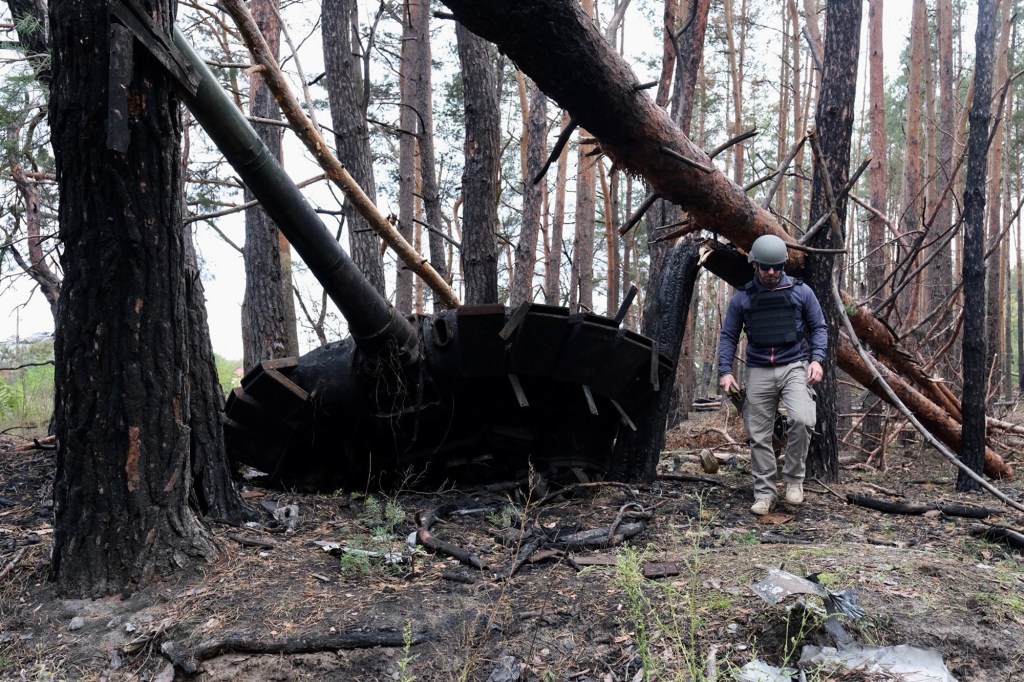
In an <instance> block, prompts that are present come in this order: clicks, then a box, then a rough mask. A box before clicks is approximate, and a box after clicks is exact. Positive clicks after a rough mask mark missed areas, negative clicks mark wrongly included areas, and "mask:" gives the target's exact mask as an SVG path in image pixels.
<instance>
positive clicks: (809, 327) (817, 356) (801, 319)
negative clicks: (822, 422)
mask: <svg viewBox="0 0 1024 682" xmlns="http://www.w3.org/2000/svg"><path fill="white" fill-rule="evenodd" d="M754 287H755V288H756V290H757V291H767V290H768V289H767V287H764V286H762V284H761V282H760V280H758V279H757V278H756V277H755V278H754ZM787 288H788V289H790V290H791V293H790V301H791V302H792V303H793V306H794V308H795V310H794V313H795V316H796V327H797V331H798V332H802V333H801V334H800V339H799V341H797V342H796V343H793V344H791V345H789V346H784V347H770V348H761V347H758V346H754V345H753V344H750V343H748V344H747V365H748V366H749V367H774V366H777V365H788V364H790V363H793V362H799V361H802V360H816V361H818V362H822V361H823V360H824V359H825V352H826V350H827V349H828V328H827V327H826V325H825V316H824V314H823V313H822V312H821V304H820V303H818V298H817V297H816V296H815V295H814V292H813V291H811V288H810V287H809V286H807V285H806V284H804V283H803V282H800V281H798V280H794V279H793V278H792V277H790V276H789V275H785V274H784V275H782V279H780V280H779V285H778V286H777V287H775V290H779V289H787ZM750 305H751V300H750V296H749V294H748V293H747V289H746V288H743V289H741V290H740V291H739V292H738V293H737V294H736V295H735V296H733V297H732V300H731V301H730V302H729V309H728V310H727V311H726V313H725V320H724V321H723V322H722V332H721V334H720V336H719V338H718V376H723V375H725V374H732V362H733V358H734V357H735V356H736V347H737V346H738V345H739V341H740V332H741V331H742V330H743V320H744V319H745V318H746V314H745V313H746V312H747V311H748V310H749V309H750Z"/></svg>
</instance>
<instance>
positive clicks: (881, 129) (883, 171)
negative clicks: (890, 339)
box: [861, 0, 889, 451]
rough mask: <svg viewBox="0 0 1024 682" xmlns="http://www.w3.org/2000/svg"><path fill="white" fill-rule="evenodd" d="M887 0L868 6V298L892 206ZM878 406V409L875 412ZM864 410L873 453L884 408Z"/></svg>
mask: <svg viewBox="0 0 1024 682" xmlns="http://www.w3.org/2000/svg"><path fill="white" fill-rule="evenodd" d="M882 3H883V0H869V2H868V41H869V57H868V62H869V69H870V81H869V86H868V100H869V105H868V109H869V116H868V117H869V121H870V122H869V125H870V129H871V157H872V158H871V164H870V165H869V166H868V181H869V185H870V193H871V205H872V206H873V207H874V208H875V209H876V210H877V211H879V213H870V214H869V215H868V244H867V255H866V256H865V268H864V286H862V287H861V295H862V296H866V295H868V294H870V293H871V292H872V291H874V290H875V289H877V288H878V287H879V285H880V284H881V283H882V282H884V281H885V270H886V267H885V265H886V249H885V219H884V218H883V215H884V213H885V210H886V207H887V206H888V203H889V198H888V191H887V187H888V179H887V175H888V173H887V170H888V159H889V153H888V152H889V147H888V140H887V139H886V131H885V73H884V71H883V56H884V43H883V41H882V26H883V21H884V10H883V4H882ZM886 291H887V287H883V288H882V289H881V290H879V291H878V292H877V293H875V294H874V295H873V296H871V298H870V299H869V300H868V304H869V305H870V306H871V307H874V306H875V305H877V304H878V303H879V302H880V301H881V300H883V299H884V298H885V296H886ZM872 405H875V407H874V408H871V406H872ZM864 408H865V409H867V410H869V413H868V415H867V416H866V417H865V419H864V421H863V423H862V425H861V447H862V448H863V449H865V450H867V451H871V450H872V449H874V447H875V446H876V445H877V444H878V443H879V442H880V438H881V433H882V420H881V413H882V407H881V405H879V404H878V399H877V398H876V397H875V396H874V395H873V394H868V395H866V396H865V399H864Z"/></svg>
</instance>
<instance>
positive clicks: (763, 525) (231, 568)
mask: <svg viewBox="0 0 1024 682" xmlns="http://www.w3.org/2000/svg"><path fill="white" fill-rule="evenodd" d="M725 422H726V417H725V414H724V413H723V412H718V413H711V414H703V415H702V414H697V415H693V416H692V418H691V419H690V420H689V421H687V422H684V423H683V425H682V426H681V427H680V428H678V429H676V430H675V431H674V432H672V433H671V434H670V439H669V443H668V446H667V448H666V454H665V456H664V457H663V461H662V463H661V469H662V471H663V472H664V473H665V474H669V475H675V476H676V478H675V479H670V478H659V480H657V481H656V482H654V483H653V484H651V485H645V486H638V487H631V486H623V485H598V486H589V487H578V488H576V489H575V490H572V491H570V492H569V493H568V494H566V495H561V496H551V495H548V496H543V495H542V494H541V493H540V491H536V490H535V491H534V492H532V493H531V492H529V491H526V492H524V491H523V490H522V489H509V490H506V491H504V492H497V491H494V490H493V489H492V490H490V491H489V490H486V489H474V490H469V489H465V490H454V489H445V490H440V491H434V492H429V493H424V492H411V491H403V492H400V493H397V494H395V495H392V496H390V497H382V496H363V495H350V494H338V495H282V494H281V493H280V492H278V491H273V490H264V489H260V488H258V487H251V486H246V487H245V488H244V494H245V496H246V497H247V499H249V500H250V502H252V503H253V504H263V506H265V507H273V506H275V505H276V506H279V507H282V508H283V507H284V506H285V505H295V507H293V508H292V511H293V512H294V511H295V510H297V514H294V513H293V514H292V515H291V516H290V518H289V519H288V520H287V521H286V522H277V523H268V524H263V525H260V526H258V527H247V528H241V529H236V528H227V527H218V526H214V527H213V528H212V532H213V533H214V535H215V536H216V537H217V539H218V544H219V547H220V556H219V559H218V560H217V561H216V562H215V563H213V564H211V565H209V566H204V567H202V568H200V569H199V570H195V571H190V572H187V573H183V574H181V575H180V576H178V577H176V578H175V579H173V580H168V581H166V582H162V583H159V584H154V585H149V586H146V587H144V588H143V589H140V590H139V591H138V592H136V593H134V594H131V595H127V596H125V597H124V598H108V599H99V600H64V599H59V598H58V597H57V596H56V595H55V592H54V589H53V584H52V583H51V582H49V581H48V577H47V576H48V570H49V557H50V550H51V544H52V524H53V515H52V503H51V496H52V481H53V474H54V466H53V464H54V462H53V460H54V457H53V455H54V453H53V451H48V450H39V449H29V450H18V449H16V447H15V446H17V445H18V441H16V440H13V439H10V438H8V437H6V436H5V437H3V438H4V440H3V441H0V679H2V680H58V679H69V680H72V679H73V680H160V681H163V682H167V681H169V680H173V679H198V680H203V681H213V680H402V681H404V682H409V681H411V680H481V681H482V680H491V681H493V682H503V681H508V680H541V681H549V680H551V681H555V680H578V681H585V680H599V681H602V682H603V681H606V680H608V681H611V680H637V681H639V680H642V679H644V673H643V670H644V669H646V672H647V673H648V675H649V676H648V677H647V679H658V680H689V679H694V680H706V679H708V678H709V677H710V676H709V675H708V665H709V661H710V662H712V663H713V666H712V667H713V668H714V670H716V671H717V679H719V680H727V679H728V680H731V679H736V674H737V673H738V671H739V670H740V669H741V668H742V667H743V666H745V665H748V664H749V663H750V662H751V661H755V660H759V661H763V662H764V663H766V664H769V665H772V666H777V667H781V666H785V665H789V666H792V665H795V664H796V662H797V660H798V659H799V658H800V656H801V653H802V649H803V646H804V645H806V644H817V645H833V644H834V642H833V641H832V639H831V637H830V635H829V634H828V633H827V632H826V630H825V628H824V623H825V617H824V615H823V611H822V609H821V606H822V603H823V602H822V600H821V599H820V598H819V597H817V596H807V595H797V596H794V597H790V598H789V599H786V600H784V601H782V602H781V603H778V604H775V605H771V604H769V603H767V602H766V601H765V600H763V599H762V598H761V597H759V596H758V595H757V594H755V592H754V591H753V590H752V589H751V586H752V585H753V584H755V583H757V582H758V581H761V580H762V579H764V578H766V576H768V572H769V570H770V569H777V568H783V569H784V570H786V571H788V572H790V573H793V574H796V575H799V576H806V575H810V574H817V575H818V579H819V580H820V582H821V584H823V585H824V586H826V587H828V588H829V589H831V590H834V591H839V590H846V589H849V588H853V589H855V590H856V591H857V594H858V596H859V603H860V605H861V606H862V608H863V610H864V612H865V614H866V615H865V616H864V617H863V618H861V619H859V620H856V621H854V620H850V619H845V618H844V619H843V620H842V624H843V625H844V627H845V629H846V630H847V632H848V634H850V635H852V636H853V637H854V639H855V640H856V641H858V642H860V643H863V644H869V645H878V646H883V647H888V646H890V645H901V644H906V645H911V646H913V647H920V648H928V649H934V650H935V651H936V652H937V654H938V656H939V657H941V661H944V663H945V666H946V667H947V668H948V670H949V671H950V673H951V674H952V675H953V676H954V677H955V678H956V679H957V680H961V681H962V682H963V681H969V680H976V681H979V682H980V681H985V682H995V681H1003V680H1005V681H1007V682H1009V681H1011V680H1021V679H1024V649H1022V648H1021V642H1022V639H1024V637H1022V635H1024V556H1022V554H1021V553H1020V551H1019V550H1013V549H1010V548H1008V547H1007V546H1005V545H1002V544H1000V543H998V542H995V541H990V540H988V539H984V538H983V537H980V536H977V535H975V534H973V533H972V532H971V526H972V524H975V525H976V524H978V523H979V522H978V521H973V520H970V519H966V518H960V517H955V516H946V515H944V514H943V513H940V512H929V513H927V514H924V515H914V516H907V515H893V514H886V513H881V512H877V511H873V510H871V509H866V508H863V507H859V506H853V505H851V504H848V503H847V501H846V495H847V494H849V493H854V494H864V495H870V496H872V497H875V498H878V499H883V500H886V501H891V502H920V503H947V504H948V503H956V504H968V505H978V506H985V507H992V508H1001V509H1002V510H1003V511H1004V512H1005V513H1003V514H1002V515H1000V516H994V517H989V519H988V520H987V522H989V523H1001V524H1005V525H1008V526H1012V527H1015V528H1018V529H1020V528H1021V527H1022V526H1024V518H1022V516H1021V515H1020V514H1019V513H1017V512H1015V511H1013V510H1011V509H1009V508H1008V507H1005V506H1004V505H1002V504H1001V503H999V502H998V501H997V500H995V499H994V498H992V497H991V496H987V495H982V494H969V495H965V494H959V493H957V492H956V491H955V489H954V485H953V484H954V481H955V470H954V468H953V467H952V466H951V465H950V464H949V463H948V462H946V461H945V460H943V459H942V458H941V457H940V456H939V455H938V454H937V453H935V452H934V451H932V450H930V449H927V448H922V447H920V446H915V445H912V444H911V445H908V446H905V447H904V448H903V449H902V450H899V451H893V452H890V453H889V454H888V457H887V461H886V467H885V469H884V470H880V469H875V468H868V467H865V466H863V465H855V466H853V467H850V466H847V467H845V468H844V469H843V471H842V474H841V479H842V480H841V483H838V484H829V485H828V486H827V487H825V486H824V485H821V484H818V483H808V484H807V486H806V488H807V501H806V504H805V505H804V506H801V507H799V508H790V507H786V506H785V505H781V506H780V507H779V509H778V510H777V511H776V512H775V513H774V514H773V515H771V516H769V517H765V518H762V519H758V518H756V517H754V516H752V515H751V514H750V513H749V511H748V508H749V506H750V504H751V477H750V473H749V459H747V458H746V457H745V456H744V455H745V451H746V449H745V447H743V446H741V445H729V444H727V443H726V441H725V439H724V437H723V436H722V434H721V432H719V431H717V430H716V429H722V430H726V423H725ZM728 432H729V433H730V434H732V436H733V437H734V438H736V439H739V437H740V435H739V434H737V433H736V432H735V425H730V426H729V428H728ZM705 447H707V448H713V449H714V451H715V453H716V454H717V455H719V456H720V458H722V459H728V460H729V461H728V462H723V465H722V466H721V468H720V469H719V471H718V472H717V473H716V474H714V475H710V474H706V473H704V472H703V471H702V470H701V466H700V464H699V463H698V458H697V457H696V454H697V453H698V452H699V450H700V449H701V448H705ZM732 455H735V456H732ZM1011 463H1012V464H1015V465H1016V466H1017V467H1018V468H1020V467H1021V466H1024V463H1022V462H1021V460H1020V458H1018V459H1017V461H1011ZM680 479H688V480H680ZM702 479H703V480H702ZM1004 489H1005V490H1006V491H1007V492H1008V494H1009V495H1011V496H1012V497H1014V498H1015V499H1018V500H1020V499H1022V492H1021V491H1022V485H1021V483H1011V484H1006V485H1005V486H1004ZM428 510H443V511H446V512H448V513H445V514H441V516H442V518H443V520H442V521H439V522H438V523H436V524H434V526H433V531H432V533H433V536H434V537H435V538H438V539H442V540H446V541H448V542H450V543H452V544H454V545H456V546H458V547H461V548H464V549H466V550H467V551H469V552H473V553H475V554H476V555H478V557H479V559H480V560H481V562H482V563H484V564H486V565H487V568H486V569H484V570H478V569H475V568H471V567H469V566H467V565H464V564H461V563H459V562H458V561H456V560H455V559H452V558H450V557H447V556H444V555H439V554H435V553H426V552H423V551H422V550H419V551H418V552H416V553H415V555H414V556H413V557H412V561H411V563H410V562H409V561H408V560H406V561H405V563H401V564H397V565H394V566H390V565H387V564H386V563H385V562H384V561H381V560H380V558H379V557H375V556H369V557H368V556H367V555H363V554H359V553H358V552H352V551H351V550H352V549H362V550H364V551H371V552H384V553H386V552H389V551H393V552H395V553H396V554H399V555H401V554H402V553H403V552H405V554H406V555H408V554H409V552H408V551H407V550H406V549H405V548H406V536H407V535H408V534H409V533H411V532H413V531H414V530H415V529H416V523H417V521H416V518H417V516H416V514H417V512H420V511H428ZM453 510H459V511H461V512H466V513H455V512H454V511H453ZM645 517H649V518H645ZM516 519H526V520H528V522H529V524H530V525H531V527H533V528H536V529H537V534H535V535H533V536H531V537H541V535H540V534H543V537H544V543H543V545H542V546H541V547H540V549H541V551H539V552H537V553H535V554H534V555H533V556H532V558H533V559H539V560H536V561H533V562H527V563H525V564H524V565H523V566H522V567H521V568H519V569H518V570H517V571H516V572H515V573H514V574H513V575H512V576H511V578H509V579H507V580H502V579H500V578H497V577H496V575H497V574H498V573H500V572H501V571H503V570H507V567H508V566H509V565H510V562H511V561H512V560H513V559H514V558H515V557H516V555H517V552H518V551H521V550H522V549H523V545H524V544H528V542H529V539H530V538H529V537H528V538H527V539H526V541H517V540H515V539H514V538H512V539H509V538H508V537H506V538H505V541H506V543H507V544H502V543H501V542H499V541H497V540H496V537H497V536H498V535H499V534H500V533H501V531H503V530H505V531H506V533H505V535H506V536H508V535H510V533H509V532H508V529H509V527H510V526H512V525H514V524H515V522H516ZM289 523H294V528H293V529H291V530H288V529H287V525H288V524H289ZM637 523H646V528H645V529H644V530H643V532H641V533H639V534H638V535H635V536H633V537H630V538H628V539H625V540H624V541H623V542H622V543H621V544H619V545H618V546H615V547H610V548H594V549H569V550H563V551H559V550H557V549H556V550H554V551H547V552H544V551H543V550H544V546H548V547H565V546H566V536H567V535H568V534H571V533H575V532H578V531H586V530H590V529H605V530H608V529H609V527H610V526H615V528H616V532H615V533H613V535H628V534H629V533H628V532H627V531H628V529H630V528H632V529H635V528H636V527H637V526H636V525H635V524H637ZM560 543H561V544H560ZM343 552H347V553H343ZM406 558H407V557H406ZM645 569H646V570H647V571H648V572H649V573H651V574H653V575H655V576H662V577H650V578H648V577H644V571H645ZM673 573H675V575H673ZM375 643H376V644H383V645H384V646H373V644H375ZM172 659H173V660H175V661H176V662H177V664H178V666H177V667H176V668H175V667H172V665H171V663H170V660H172ZM192 668H194V669H195V673H194V675H189V674H187V673H186V672H184V670H185V669H192ZM752 679H753V678H752ZM763 679H769V678H763ZM782 679H789V678H788V677H786V678H782ZM806 679H809V680H844V681H851V680H871V681H875V680H896V679H908V680H909V679H914V680H920V679H924V678H921V677H913V678H911V677H906V678H900V677H898V676H896V675H895V674H893V673H891V672H883V671H879V670H876V671H875V672H866V671H865V669H863V668H861V669H857V670H834V671H831V672H830V671H829V670H828V669H827V668H826V667H823V666H818V667H815V666H811V667H810V668H809V669H808V671H807V673H806ZM929 679H931V678H929ZM935 679H938V678H935Z"/></svg>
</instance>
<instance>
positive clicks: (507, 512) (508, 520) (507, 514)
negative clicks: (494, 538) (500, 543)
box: [484, 504, 519, 530]
mask: <svg viewBox="0 0 1024 682" xmlns="http://www.w3.org/2000/svg"><path fill="white" fill-rule="evenodd" d="M518 515H519V513H518V512H517V511H516V508H515V507H513V506H512V505H510V504H506V505H505V506H503V507H502V508H501V509H499V510H498V511H492V512H488V513H487V515H486V516H485V517H484V518H485V519H487V522H488V523H491V524H493V525H494V526H497V527H498V528H500V529H502V530H504V529H505V528H511V527H512V522H513V521H514V520H515V518H516V517H517V516H518Z"/></svg>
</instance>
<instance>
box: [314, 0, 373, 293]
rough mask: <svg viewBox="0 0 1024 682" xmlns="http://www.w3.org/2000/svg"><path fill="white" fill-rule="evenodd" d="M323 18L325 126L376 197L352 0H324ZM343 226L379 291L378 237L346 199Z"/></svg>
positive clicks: (364, 78) (366, 83)
mask: <svg viewBox="0 0 1024 682" xmlns="http://www.w3.org/2000/svg"><path fill="white" fill-rule="evenodd" d="M321 21H322V22H323V28H322V32H323V44H324V68H325V69H326V71H327V99H328V102H329V103H330V107H331V126H332V127H333V128H334V145H335V148H336V149H337V153H338V160H339V161H340V162H341V163H342V164H343V165H344V166H345V168H347V169H348V171H349V173H351V174H352V178H353V179H354V180H355V181H356V182H357V183H358V184H359V186H360V187H362V188H363V191H365V192H366V195H367V196H368V197H369V198H370V200H371V201H376V199H377V185H376V183H375V181H374V177H373V161H372V157H371V155H370V136H369V131H368V130H367V126H366V108H367V106H368V104H369V97H370V93H369V90H370V83H369V80H368V75H369V74H368V69H367V68H366V62H363V61H361V58H360V57H361V56H363V57H365V54H366V50H365V49H363V50H362V54H361V55H360V54H359V53H360V43H359V34H358V30H359V21H358V18H357V14H356V0H324V1H323V9H322V11H321ZM342 210H343V212H344V216H345V223H346V224H347V225H348V240H349V252H350V253H351V255H352V260H353V261H355V264H356V265H357V266H359V270H360V271H361V272H362V273H363V274H364V275H366V279H368V280H369V281H370V284H372V285H373V288H374V289H376V290H377V291H378V292H379V293H380V294H381V295H382V296H383V295H384V264H383V262H382V260H381V253H380V237H379V236H377V233H376V232H374V231H373V230H372V229H371V228H370V226H369V224H368V223H367V221H366V219H365V218H364V217H363V216H362V215H361V214H360V213H359V211H358V210H357V209H356V207H355V205H354V204H353V202H351V201H346V202H345V206H344V207H343V209H342Z"/></svg>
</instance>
